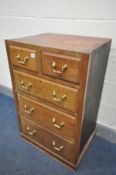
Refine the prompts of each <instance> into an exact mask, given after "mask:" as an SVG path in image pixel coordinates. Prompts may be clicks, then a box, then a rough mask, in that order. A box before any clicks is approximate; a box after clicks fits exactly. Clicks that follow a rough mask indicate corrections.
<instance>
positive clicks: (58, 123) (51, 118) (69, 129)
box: [17, 94, 76, 138]
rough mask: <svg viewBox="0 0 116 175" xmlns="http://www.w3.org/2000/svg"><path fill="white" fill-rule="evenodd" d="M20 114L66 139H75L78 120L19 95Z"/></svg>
mask: <svg viewBox="0 0 116 175" xmlns="http://www.w3.org/2000/svg"><path fill="white" fill-rule="evenodd" d="M17 97H18V104H19V113H20V114H21V115H23V116H26V117H27V118H30V119H31V120H33V121H35V122H37V123H41V124H42V125H43V126H44V127H45V128H48V129H50V130H52V131H53V132H56V133H58V134H60V135H63V136H64V137H69V138H74V137H75V125H76V123H75V122H76V119H75V117H72V116H70V115H68V114H65V113H63V112H60V111H58V110H56V109H54V108H52V107H48V106H47V105H45V104H42V103H39V102H37V101H35V100H32V99H30V98H27V97H25V96H22V95H20V94H18V95H17Z"/></svg>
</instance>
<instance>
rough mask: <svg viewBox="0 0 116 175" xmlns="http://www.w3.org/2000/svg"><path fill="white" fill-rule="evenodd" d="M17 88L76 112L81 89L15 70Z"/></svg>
mask: <svg viewBox="0 0 116 175" xmlns="http://www.w3.org/2000/svg"><path fill="white" fill-rule="evenodd" d="M14 80H15V87H16V90H20V91H23V92H26V93H28V94H31V95H33V96H35V97H39V98H41V99H44V100H47V101H48V102H51V103H53V104H56V105H58V106H60V107H62V108H65V109H67V110H70V111H72V112H76V107H77V102H79V90H78V89H74V88H71V87H67V86H64V85H61V84H57V83H53V82H51V81H48V80H45V79H41V78H38V77H36V76H32V75H30V74H27V73H22V72H20V71H16V70H14Z"/></svg>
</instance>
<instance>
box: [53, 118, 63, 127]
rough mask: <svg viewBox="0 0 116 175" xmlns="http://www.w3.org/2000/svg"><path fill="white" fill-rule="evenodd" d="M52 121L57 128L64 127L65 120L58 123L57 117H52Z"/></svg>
mask: <svg viewBox="0 0 116 175" xmlns="http://www.w3.org/2000/svg"><path fill="white" fill-rule="evenodd" d="M52 123H53V125H54V127H55V128H58V129H61V128H63V127H64V122H61V123H59V125H58V124H56V118H55V117H54V118H53V119H52Z"/></svg>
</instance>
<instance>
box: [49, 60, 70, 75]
mask: <svg viewBox="0 0 116 175" xmlns="http://www.w3.org/2000/svg"><path fill="white" fill-rule="evenodd" d="M51 67H52V71H53V72H55V73H57V74H61V73H63V72H65V71H66V70H67V68H68V66H67V64H64V65H63V66H62V67H61V71H60V70H56V69H57V66H56V62H52V64H51Z"/></svg>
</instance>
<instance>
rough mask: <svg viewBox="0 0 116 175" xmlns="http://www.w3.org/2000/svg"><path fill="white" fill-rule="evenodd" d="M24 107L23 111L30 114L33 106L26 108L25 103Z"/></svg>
mask: <svg viewBox="0 0 116 175" xmlns="http://www.w3.org/2000/svg"><path fill="white" fill-rule="evenodd" d="M24 109H25V113H27V114H31V113H32V112H33V111H34V108H33V107H32V108H30V109H28V107H27V105H26V104H25V105H24Z"/></svg>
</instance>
